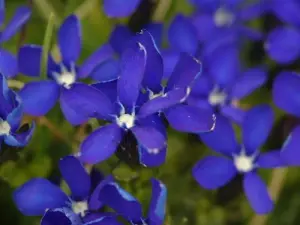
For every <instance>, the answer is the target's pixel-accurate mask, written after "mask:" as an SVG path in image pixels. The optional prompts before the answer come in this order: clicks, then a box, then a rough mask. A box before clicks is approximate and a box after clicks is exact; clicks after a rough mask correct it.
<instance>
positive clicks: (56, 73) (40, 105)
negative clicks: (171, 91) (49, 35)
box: [19, 15, 113, 125]
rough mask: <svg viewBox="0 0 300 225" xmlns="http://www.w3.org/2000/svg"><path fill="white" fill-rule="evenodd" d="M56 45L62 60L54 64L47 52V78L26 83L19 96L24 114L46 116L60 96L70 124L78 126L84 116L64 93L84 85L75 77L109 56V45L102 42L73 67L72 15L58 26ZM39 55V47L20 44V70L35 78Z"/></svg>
mask: <svg viewBox="0 0 300 225" xmlns="http://www.w3.org/2000/svg"><path fill="white" fill-rule="evenodd" d="M58 45H59V48H60V52H61V57H62V59H61V61H60V62H59V63H56V62H54V61H53V59H52V57H51V56H50V55H49V57H48V68H47V73H48V77H49V80H43V81H32V82H29V83H26V84H25V86H24V87H23V88H22V89H21V90H20V96H21V98H22V100H23V102H24V111H25V113H27V114H29V115H33V116H43V115H45V114H46V113H47V112H48V111H49V110H50V109H51V108H53V106H54V105H55V104H56V102H57V100H58V99H59V101H60V106H61V109H62V111H63V113H64V115H65V118H66V119H67V120H68V121H69V122H70V123H71V124H73V125H78V124H81V123H83V122H85V121H86V120H87V118H86V117H85V116H83V115H81V114H80V113H78V110H76V109H73V108H71V107H70V105H69V102H68V101H66V98H65V95H66V93H67V92H73V86H74V84H78V85H81V86H84V84H80V83H78V82H77V80H78V78H85V77H87V76H88V75H89V74H90V73H91V72H92V71H93V69H94V68H95V67H96V66H97V65H98V64H99V63H101V62H102V61H104V60H106V59H107V58H110V57H111V56H112V54H113V51H112V49H111V48H110V46H107V45H104V46H103V47H101V48H100V49H99V50H97V51H96V52H95V53H94V54H92V55H91V56H90V57H89V58H88V59H86V61H85V62H84V63H83V64H82V65H81V66H80V67H76V65H75V63H76V61H77V59H78V58H79V54H80V49H81V26H80V23H79V20H78V18H77V17H76V16H75V15H71V16H69V17H67V18H66V19H65V21H64V22H63V24H62V25H61V27H60V28H59V31H58ZM41 58H42V47H41V46H35V45H26V46H23V47H22V48H21V49H20V51H19V67H20V68H19V69H20V72H21V73H23V74H26V75H29V76H33V77H38V76H39V75H40V70H41V67H40V64H41ZM86 86H87V85H86ZM83 88H84V87H83ZM84 93H85V92H84V91H83V92H81V93H80V94H79V93H78V98H79V97H81V95H84ZM72 101H76V99H72Z"/></svg>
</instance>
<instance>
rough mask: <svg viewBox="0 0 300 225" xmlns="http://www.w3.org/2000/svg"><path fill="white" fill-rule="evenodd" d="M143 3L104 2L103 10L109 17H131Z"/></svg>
mask: <svg viewBox="0 0 300 225" xmlns="http://www.w3.org/2000/svg"><path fill="white" fill-rule="evenodd" d="M140 3H141V0H127V1H123V0H104V2H103V8H104V12H105V14H106V15H107V16H108V17H117V18H119V17H126V16H130V14H132V13H133V12H134V11H135V10H136V8H137V7H138V6H139V4H140Z"/></svg>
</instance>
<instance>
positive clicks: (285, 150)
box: [281, 126, 300, 166]
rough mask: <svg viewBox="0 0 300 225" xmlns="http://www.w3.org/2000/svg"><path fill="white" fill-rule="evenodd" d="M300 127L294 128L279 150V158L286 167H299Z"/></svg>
mask: <svg viewBox="0 0 300 225" xmlns="http://www.w3.org/2000/svg"><path fill="white" fill-rule="evenodd" d="M299 137H300V126H296V127H295V128H294V129H293V130H292V132H291V133H290V135H289V136H288V137H287V139H286V140H285V142H284V144H283V146H282V149H281V158H282V160H283V162H284V163H285V164H286V165H288V166H300V155H299V153H300V148H299V140H300V139H299Z"/></svg>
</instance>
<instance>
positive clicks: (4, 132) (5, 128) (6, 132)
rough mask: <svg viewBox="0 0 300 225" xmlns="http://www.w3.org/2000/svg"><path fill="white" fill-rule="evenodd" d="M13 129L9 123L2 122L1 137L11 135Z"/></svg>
mask: <svg viewBox="0 0 300 225" xmlns="http://www.w3.org/2000/svg"><path fill="white" fill-rule="evenodd" d="M10 130H11V127H10V125H9V123H8V122H7V121H0V135H9V133H10Z"/></svg>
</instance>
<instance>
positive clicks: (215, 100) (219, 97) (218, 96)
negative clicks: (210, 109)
mask: <svg viewBox="0 0 300 225" xmlns="http://www.w3.org/2000/svg"><path fill="white" fill-rule="evenodd" d="M226 98H227V95H226V94H225V93H223V92H219V91H212V92H211V93H210V95H209V96H208V101H209V103H210V104H211V105H222V104H224V103H225V100H226Z"/></svg>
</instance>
